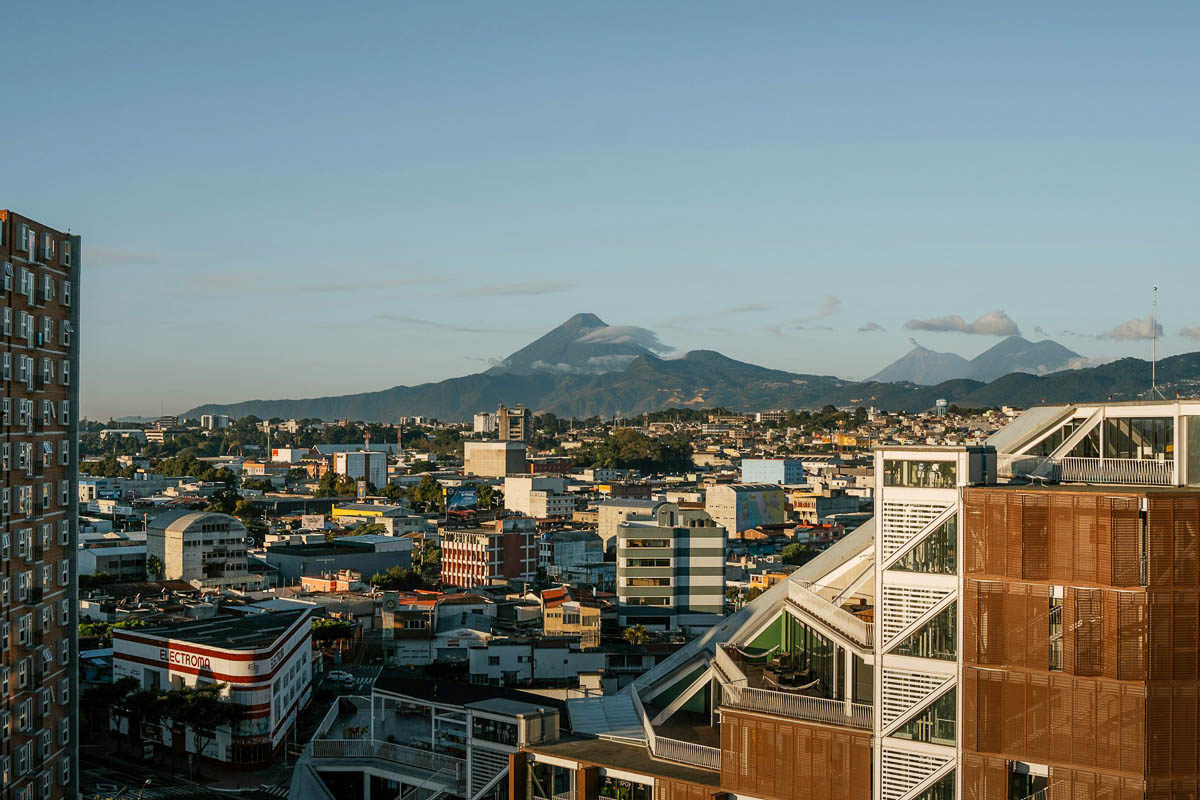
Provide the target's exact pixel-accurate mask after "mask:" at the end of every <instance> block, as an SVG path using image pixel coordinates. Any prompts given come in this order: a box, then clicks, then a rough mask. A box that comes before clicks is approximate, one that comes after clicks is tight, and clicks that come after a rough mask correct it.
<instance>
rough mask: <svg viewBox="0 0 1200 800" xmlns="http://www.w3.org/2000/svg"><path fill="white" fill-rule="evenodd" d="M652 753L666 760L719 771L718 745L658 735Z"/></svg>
mask: <svg viewBox="0 0 1200 800" xmlns="http://www.w3.org/2000/svg"><path fill="white" fill-rule="evenodd" d="M654 755H655V756H656V757H658V758H662V759H666V760H667V761H675V762H678V763H680V764H689V765H691V766H694V767H701V768H703V769H711V770H713V771H715V772H720V771H721V749H720V748H719V747H708V746H707V745H702V744H696V743H695V742H685V741H682V740H680V739H668V738H667V737H666V736H659V737H657V749H656V750H655V752H654Z"/></svg>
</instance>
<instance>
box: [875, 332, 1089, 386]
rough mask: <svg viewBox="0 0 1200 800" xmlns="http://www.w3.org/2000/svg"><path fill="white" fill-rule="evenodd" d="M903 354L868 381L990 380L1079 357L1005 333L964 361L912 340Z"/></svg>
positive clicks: (1054, 367) (1063, 365)
mask: <svg viewBox="0 0 1200 800" xmlns="http://www.w3.org/2000/svg"><path fill="white" fill-rule="evenodd" d="M913 345H914V347H913V349H912V350H910V351H908V353H906V354H905V355H903V356H902V357H900V358H899V359H897V360H896V361H893V362H892V363H891V364H889V365H888V366H886V367H884V368H883V369H882V370H880V371H879V372H877V373H875V374H874V375H872V376H871V377H870V378H868V379H867V380H868V381H879V382H881V383H888V382H895V381H907V382H908V383H915V384H917V385H919V386H933V385H936V384H938V383H942V382H943V381H950V380H955V379H956V378H970V379H972V380H977V381H992V380H995V379H996V378H999V377H1000V376H1002V375H1008V374H1009V373H1012V372H1030V373H1033V374H1034V375H1045V374H1047V373H1051V372H1058V371H1059V370H1064V369H1068V368H1070V367H1073V366H1076V365H1078V364H1079V363H1080V362H1081V361H1083V357H1082V356H1080V355H1079V354H1078V353H1076V352H1074V351H1072V350H1068V349H1067V348H1065V347H1063V346H1062V345H1061V344H1059V343H1058V342H1052V341H1050V340H1049V339H1046V340H1043V341H1040V342H1031V341H1029V340H1028V339H1025V338H1024V337H1021V336H1009V337H1007V338H1006V339H1004V340H1003V341H1001V342H998V343H997V344H996V345H995V346H993V347H990V348H988V349H987V350H985V351H984V352H982V353H980V354H979V355H977V356H975V358H973V359H971V360H970V361H968V360H967V359H965V358H963V357H962V356H959V355H956V354H954V353H939V352H937V351H934V350H930V349H928V348H926V347H922V346H921V345H919V344H916V342H914V343H913Z"/></svg>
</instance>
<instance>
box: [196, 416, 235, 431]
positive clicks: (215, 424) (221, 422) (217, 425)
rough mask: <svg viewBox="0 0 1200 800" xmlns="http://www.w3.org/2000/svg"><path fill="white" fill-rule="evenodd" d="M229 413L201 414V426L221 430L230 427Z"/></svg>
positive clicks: (211, 429)
mask: <svg viewBox="0 0 1200 800" xmlns="http://www.w3.org/2000/svg"><path fill="white" fill-rule="evenodd" d="M229 421H230V420H229V415H228V414H201V415H200V427H201V428H203V429H204V430H206V431H219V430H224V429H225V428H228V427H229Z"/></svg>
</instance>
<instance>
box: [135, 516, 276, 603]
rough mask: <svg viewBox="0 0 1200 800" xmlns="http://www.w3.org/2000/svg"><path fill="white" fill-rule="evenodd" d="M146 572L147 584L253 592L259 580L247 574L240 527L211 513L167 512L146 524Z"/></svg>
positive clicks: (236, 521)
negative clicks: (169, 583)
mask: <svg viewBox="0 0 1200 800" xmlns="http://www.w3.org/2000/svg"><path fill="white" fill-rule="evenodd" d="M146 570H147V573H148V574H149V577H151V578H152V579H156V580H168V581H186V582H187V583H190V584H192V585H193V586H195V587H196V588H198V589H247V588H256V587H258V586H259V585H260V583H261V581H262V579H261V577H260V576H259V575H256V574H254V573H252V572H250V571H249V569H248V561H247V559H246V526H245V525H243V524H242V521H241V520H240V519H238V518H237V517H234V516H230V515H229V514H220V513H217V512H213V511H171V512H168V513H166V514H160V515H159V516H157V517H155V518H154V519H153V520H151V521H150V525H149V527H148V528H147V529H146Z"/></svg>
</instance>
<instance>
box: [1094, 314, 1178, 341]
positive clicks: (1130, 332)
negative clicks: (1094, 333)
mask: <svg viewBox="0 0 1200 800" xmlns="http://www.w3.org/2000/svg"><path fill="white" fill-rule="evenodd" d="M1155 333H1157V334H1158V335H1159V336H1162V335H1163V326H1162V324H1161V323H1156V322H1155V321H1154V318H1153V317H1134V318H1133V319H1130V320H1126V321H1125V322H1122V323H1121V324H1120V325H1118V326H1116V327H1115V328H1113V329H1112V330H1110V331H1107V332H1105V333H1102V334H1100V336H1099V338H1101V339H1113V340H1114V341H1118V342H1144V341H1146V340H1147V339H1152V338H1154V335H1155Z"/></svg>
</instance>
